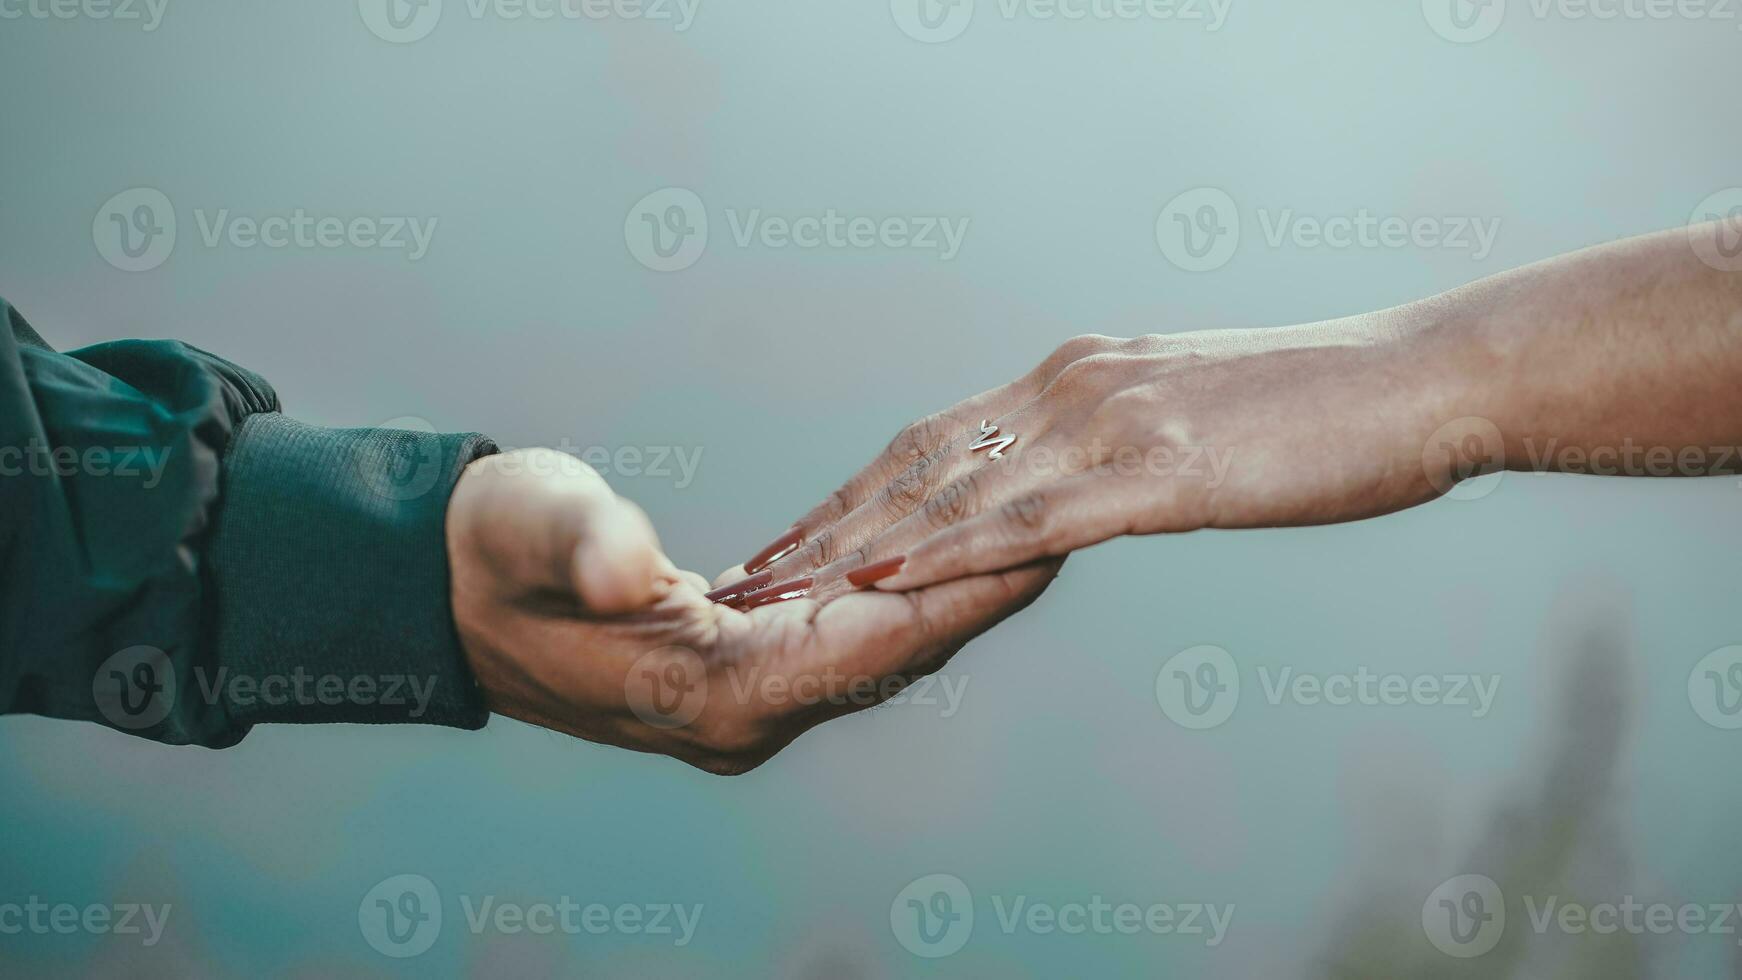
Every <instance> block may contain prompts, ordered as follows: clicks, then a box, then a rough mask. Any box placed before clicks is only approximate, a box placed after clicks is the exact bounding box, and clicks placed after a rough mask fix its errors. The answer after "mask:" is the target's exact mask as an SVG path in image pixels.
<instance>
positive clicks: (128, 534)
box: [0, 301, 493, 748]
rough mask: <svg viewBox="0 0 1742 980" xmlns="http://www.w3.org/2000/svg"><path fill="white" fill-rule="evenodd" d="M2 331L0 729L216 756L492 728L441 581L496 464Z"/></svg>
mask: <svg viewBox="0 0 1742 980" xmlns="http://www.w3.org/2000/svg"><path fill="white" fill-rule="evenodd" d="M0 318H4V319H5V320H6V321H7V323H6V325H5V326H4V327H0V713H34V714H40V715H48V716H50V717H55V718H68V719H80V720H87V721H95V722H98V723H100V724H104V725H108V726H110V727H113V728H116V729H120V730H122V731H126V732H129V733H132V734H135V735H140V736H143V737H146V738H151V739H155V740H157V741H161V742H168V743H172V744H197V745H204V746H208V747H213V748H217V747H223V746H227V745H231V744H234V743H235V742H237V741H239V740H240V739H241V738H242V737H243V736H244V735H245V734H247V732H248V730H249V727H250V726H252V725H253V724H255V723H258V722H275V721H282V722H321V721H355V722H404V721H421V722H427V723H432V724H445V725H455V726H459V727H468V728H476V727H478V726H480V725H482V724H483V723H484V719H485V717H486V713H485V709H484V702H483V697H482V694H481V692H479V691H478V689H477V686H476V684H475V683H474V681H473V679H472V676H471V673H470V670H469V668H468V666H467V664H466V660H465V655H464V653H463V651H462V650H461V647H460V644H459V640H458V638H457V636H456V635H455V633H454V630H453V627H452V622H451V617H450V615H449V612H448V576H447V567H446V563H445V562H444V560H443V557H444V518H445V510H446V503H447V495H448V491H449V490H450V489H451V488H452V487H453V485H454V483H455V481H456V480H457V479H458V478H459V474H460V472H461V470H462V469H463V467H464V466H465V465H466V463H468V462H470V461H471V460H472V459H474V458H476V457H478V456H479V455H482V454H484V453H488V452H490V451H493V447H491V446H490V444H489V442H488V441H487V440H485V439H483V438H482V437H479V436H470V435H436V434H433V433H408V432H402V431H397V430H380V429H326V428H321V427H318V426H311V425H305V424H302V423H299V422H296V421H293V420H291V419H288V418H286V417H284V416H283V415H281V414H279V402H278V396H277V394H276V393H274V392H273V390H272V388H271V387H270V386H269V385H268V384H267V383H266V382H265V381H264V380H263V379H262V378H260V377H259V376H258V375H255V374H253V373H252V372H249V371H247V370H245V369H243V368H240V367H238V366H236V365H234V364H231V363H230V362H228V361H225V360H223V359H221V358H217V357H214V356H212V355H210V354H207V353H205V352H204V351H200V350H196V349H195V348H192V347H189V346H187V345H185V344H181V343H177V342H174V341H118V342H114V343H107V344H98V345H96V346H93V347H88V348H85V349H83V350H78V351H73V352H71V353H57V352H56V351H54V350H52V349H51V348H50V347H49V346H48V345H47V344H46V343H45V342H44V341H43V340H42V338H41V337H40V336H39V335H38V334H37V333H36V331H34V330H32V329H31V327H30V326H29V324H27V323H26V322H25V320H24V318H23V316H22V315H20V314H19V313H18V311H17V310H15V309H13V308H11V307H10V306H8V305H7V304H6V303H4V302H3V301H0ZM325 678H333V679H334V680H332V681H325V683H326V684H327V687H326V688H324V689H323V688H322V687H321V684H322V683H323V680H324V679H325ZM333 684H339V685H343V686H344V690H342V691H339V692H337V693H335V692H334V690H333V688H332V685H333ZM389 684H397V685H398V690H399V691H400V692H401V693H400V695H399V696H397V697H389V696H387V694H386V691H385V690H384V688H385V686H386V685H389ZM352 685H356V686H352ZM413 685H415V690H416V692H417V696H415V697H413V696H409V695H408V692H410V691H411V690H412V689H413Z"/></svg>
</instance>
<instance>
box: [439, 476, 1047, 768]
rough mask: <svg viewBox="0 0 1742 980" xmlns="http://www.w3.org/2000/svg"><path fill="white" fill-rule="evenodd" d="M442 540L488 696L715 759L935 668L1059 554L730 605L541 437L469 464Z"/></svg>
mask: <svg viewBox="0 0 1742 980" xmlns="http://www.w3.org/2000/svg"><path fill="white" fill-rule="evenodd" d="M447 539H448V560H449V565H450V572H451V582H452V584H451V591H452V601H453V610H454V622H455V625H456V627H457V629H458V632H459V636H460V639H461V642H462V644H463V645H464V648H465V650H466V654H467V657H468V659H469V661H470V663H471V666H472V669H473V672H474V675H475V676H476V678H477V680H478V683H479V685H480V687H481V688H482V689H483V691H484V693H485V697H486V700H487V702H488V704H489V707H490V709H491V710H492V711H495V712H497V713H500V714H505V715H509V716H512V717H515V718H519V719H521V720H523V721H527V722H531V723H532V724H535V725H541V726H543V727H545V728H549V729H553V730H555V731H560V732H566V733H568V734H570V735H575V736H578V737H580V738H585V739H589V740H591V741H595V742H603V743H608V744H611V745H619V746H623V747H626V748H631V749H636V750H639V751H644V752H657V753H661V754H664V755H669V756H672V757H674V758H677V759H681V760H683V761H684V762H688V763H690V764H691V765H694V766H697V767H699V768H702V769H704V770H707V771H708V772H712V773H719V774H737V773H742V772H747V771H749V770H750V769H753V768H755V767H756V766H757V765H759V764H761V763H762V762H763V761H765V760H766V759H768V758H769V757H770V756H772V755H773V754H774V753H775V752H777V751H779V750H780V749H781V748H782V747H784V746H785V745H787V744H788V743H789V742H791V741H792V740H793V739H794V738H796V737H798V735H799V734H801V733H802V732H804V731H805V730H806V729H808V728H810V727H812V726H814V725H816V724H818V723H819V722H822V721H825V720H827V719H829V718H832V717H836V716H838V715H842V714H846V713H848V712H851V711H856V710H859V709H862V708H866V707H870V706H872V705H873V704H876V703H879V702H881V701H883V700H885V699H887V698H888V697H890V696H892V695H893V694H895V693H897V692H898V691H899V689H900V688H901V687H902V686H904V685H905V684H906V683H907V682H909V681H911V680H912V679H913V678H915V677H918V676H921V675H923V674H927V673H930V672H932V671H935V670H937V669H938V668H939V667H941V666H942V665H943V664H944V662H945V661H947V660H948V659H949V658H950V656H951V655H953V654H954V653H955V652H956V651H957V650H959V649H960V648H961V647H962V645H963V644H965V643H966V642H967V641H968V640H970V639H972V638H973V637H974V636H977V635H978V634H980V633H981V632H983V631H985V630H987V629H990V628H991V627H992V626H993V625H995V624H997V623H998V622H999V621H1001V620H1003V619H1004V618H1006V617H1008V616H1010V615H1011V614H1012V613H1015V612H1016V611H1017V610H1019V609H1021V608H1022V607H1024V606H1026V605H1027V604H1028V603H1030V602H1032V601H1033V600H1034V599H1035V597H1036V596H1038V595H1039V594H1040V593H1041V591H1042V590H1043V589H1045V587H1046V586H1047V584H1048V583H1049V582H1051V581H1052V579H1053V577H1054V576H1055V575H1056V574H1057V572H1058V568H1059V565H1060V564H1061V562H1060V561H1058V560H1043V561H1040V562H1036V563H1033V564H1029V565H1025V566H1024V567H1020V568H1013V569H1009V570H1003V571H999V572H996V573H993V574H989V575H978V576H968V577H964V578H960V579H958V580H955V581H951V582H947V583H943V584H940V585H938V586H936V587H933V588H929V589H919V590H915V591H911V592H907V593H902V594H877V593H864V594H860V595H855V596H849V597H847V598H845V599H842V600H841V601H838V602H834V603H830V604H829V605H828V606H827V607H826V608H824V607H822V606H821V605H819V604H818V603H816V602H814V601H810V600H804V599H800V600H795V601H791V602H785V603H781V604H779V605H774V606H769V607H765V608H761V609H756V610H754V611H752V612H748V613H746V612H742V611H739V610H737V609H732V608H728V607H727V606H724V605H719V604H716V603H714V602H711V601H709V600H708V599H707V598H705V597H704V595H703V593H704V591H705V590H706V588H707V585H706V583H705V581H704V580H703V579H702V578H701V576H699V575H695V574H693V573H688V572H681V571H679V570H678V569H676V568H675V567H673V566H672V564H671V562H670V561H669V560H668V559H667V558H666V557H665V555H664V553H663V552H662V551H661V550H660V546H659V540H658V538H657V537H656V536H655V534H654V531H653V527H652V525H651V524H650V523H649V522H648V520H647V517H646V516H645V515H644V514H643V513H642V512H641V510H640V509H639V508H637V507H636V506H635V505H634V504H632V503H630V502H628V501H626V500H624V499H622V498H620V497H618V496H617V495H616V494H614V493H613V492H612V491H611V489H610V487H608V486H607V485H606V483H605V481H604V480H603V479H602V478H601V477H599V475H598V474H597V473H595V472H594V471H593V470H592V469H590V468H588V467H587V466H586V465H585V464H584V463H582V462H581V461H580V460H578V459H575V458H574V457H572V456H567V455H565V454H562V453H558V452H554V451H552V450H544V449H534V450H521V451H517V452H512V453H505V454H502V455H500V456H492V457H487V458H485V459H481V460H478V461H477V462H474V463H472V464H471V465H470V466H468V467H467V469H466V471H465V474H464V475H463V476H462V477H461V478H460V481H459V483H458V485H457V486H456V487H455V489H454V493H453V496H452V498H451V499H450V501H449V504H448V516H447Z"/></svg>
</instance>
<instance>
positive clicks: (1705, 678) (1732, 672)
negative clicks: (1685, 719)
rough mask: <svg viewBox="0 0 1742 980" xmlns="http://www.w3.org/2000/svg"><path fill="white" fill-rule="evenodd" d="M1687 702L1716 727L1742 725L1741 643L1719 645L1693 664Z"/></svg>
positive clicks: (1733, 727)
mask: <svg viewBox="0 0 1742 980" xmlns="http://www.w3.org/2000/svg"><path fill="white" fill-rule="evenodd" d="M1688 704H1690V705H1692V706H1693V709H1694V714H1696V715H1699V716H1700V720H1701V721H1703V722H1705V723H1706V724H1708V725H1711V726H1712V727H1713V728H1727V729H1735V728H1742V646H1731V647H1719V648H1718V649H1716V650H1713V651H1712V652H1711V653H1708V654H1706V655H1705V656H1704V657H1701V658H1700V662H1699V663H1697V664H1694V669H1693V670H1691V671H1688Z"/></svg>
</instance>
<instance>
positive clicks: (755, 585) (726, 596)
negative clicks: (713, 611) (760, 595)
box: [705, 572, 774, 602]
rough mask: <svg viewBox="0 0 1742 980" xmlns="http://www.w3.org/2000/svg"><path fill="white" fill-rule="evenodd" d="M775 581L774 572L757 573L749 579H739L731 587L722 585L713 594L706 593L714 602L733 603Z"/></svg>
mask: <svg viewBox="0 0 1742 980" xmlns="http://www.w3.org/2000/svg"><path fill="white" fill-rule="evenodd" d="M772 581H774V573H773V572H757V573H756V574H755V575H752V576H750V577H749V578H744V579H739V580H738V581H736V582H733V583H732V584H731V585H722V586H720V587H719V588H717V589H715V590H714V591H712V592H708V593H705V595H706V597H707V598H708V599H710V600H712V601H714V602H731V601H732V600H733V599H736V598H738V597H740V596H744V595H748V594H750V593H752V592H755V591H756V590H757V589H760V588H762V587H763V586H764V585H767V584H768V583H770V582H772Z"/></svg>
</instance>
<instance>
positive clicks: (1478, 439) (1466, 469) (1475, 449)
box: [1421, 415, 1506, 500]
mask: <svg viewBox="0 0 1742 980" xmlns="http://www.w3.org/2000/svg"><path fill="white" fill-rule="evenodd" d="M1421 469H1422V473H1423V474H1425V475H1426V476H1427V481H1428V483H1429V484H1431V485H1432V486H1433V488H1434V490H1436V491H1438V492H1439V493H1441V494H1444V495H1445V496H1447V497H1450V498H1451V499H1453V500H1480V499H1481V498H1483V497H1486V496H1488V495H1489V494H1491V493H1493V492H1494V488H1495V487H1498V486H1499V485H1500V481H1501V479H1502V478H1504V476H1505V469H1506V440H1505V439H1504V438H1503V437H1502V436H1501V435H1500V427H1499V426H1497V425H1495V424H1494V423H1493V422H1490V421H1488V420H1487V419H1485V418H1480V417H1478V416H1474V415H1472V416H1468V417H1465V418H1461V419H1453V420H1451V421H1450V422H1447V423H1446V424H1445V425H1442V426H1440V427H1439V428H1437V429H1435V430H1434V433H1433V435H1431V436H1428V438H1427V442H1425V443H1423V444H1422V447H1421Z"/></svg>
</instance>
